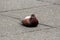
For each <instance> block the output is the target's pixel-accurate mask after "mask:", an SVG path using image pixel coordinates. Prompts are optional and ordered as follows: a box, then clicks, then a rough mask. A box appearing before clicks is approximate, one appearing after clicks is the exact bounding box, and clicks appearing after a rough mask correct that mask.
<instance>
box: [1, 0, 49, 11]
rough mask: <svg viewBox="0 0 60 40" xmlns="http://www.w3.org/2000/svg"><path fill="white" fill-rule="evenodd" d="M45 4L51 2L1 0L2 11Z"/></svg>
mask: <svg viewBox="0 0 60 40" xmlns="http://www.w3.org/2000/svg"><path fill="white" fill-rule="evenodd" d="M45 4H46V5H48V4H49V3H46V2H41V1H37V0H0V11H6V10H15V9H22V8H29V7H35V6H39V5H45Z"/></svg>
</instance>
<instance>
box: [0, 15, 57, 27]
mask: <svg viewBox="0 0 60 40" xmlns="http://www.w3.org/2000/svg"><path fill="white" fill-rule="evenodd" d="M0 15H1V16H5V17H10V18H13V19H17V20H19V21H22V19H21V18H16V17H12V16H7V15H3V14H0ZM19 24H21V23H19ZM39 25H43V26H47V27H50V28H56V27H54V26H51V25H47V24H43V23H39Z"/></svg>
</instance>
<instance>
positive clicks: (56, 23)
mask: <svg viewBox="0 0 60 40" xmlns="http://www.w3.org/2000/svg"><path fill="white" fill-rule="evenodd" d="M17 2H18V3H17ZM20 2H21V4H20ZM24 2H25V3H24ZM30 2H31V3H30ZM40 3H41V4H40ZM11 4H12V5H11ZM15 4H16V5H15ZM25 4H26V5H25ZM1 5H2V6H0V8H1V9H0V10H1V11H0V40H60V11H59V10H60V5H56V4H50V3H48V2H41V1H40V2H37V1H36V0H33V1H32V0H31V1H30V0H28V1H24V0H18V1H17V0H2V2H1ZM3 5H4V6H3ZM21 5H22V6H21ZM32 13H34V14H36V16H37V18H38V20H39V22H40V24H39V25H38V26H37V27H35V28H28V27H24V26H22V25H21V20H22V19H23V18H24V17H25V16H27V15H31V14H32Z"/></svg>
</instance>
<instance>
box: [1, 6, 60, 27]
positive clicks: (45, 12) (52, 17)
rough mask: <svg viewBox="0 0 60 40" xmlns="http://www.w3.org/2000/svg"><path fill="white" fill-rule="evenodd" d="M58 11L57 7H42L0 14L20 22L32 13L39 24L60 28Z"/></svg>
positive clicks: (58, 7) (59, 7)
mask: <svg viewBox="0 0 60 40" xmlns="http://www.w3.org/2000/svg"><path fill="white" fill-rule="evenodd" d="M59 10H60V6H58V5H43V6H40V7H36V8H30V9H24V10H15V11H8V12H5V13H4V12H2V13H0V14H1V15H5V16H7V17H11V18H14V19H18V20H22V19H23V18H24V17H25V16H27V15H31V14H33V13H34V14H36V16H37V18H38V20H39V22H40V23H42V24H47V25H51V26H57V27H59V26H60V21H59V20H60V18H59V17H60V16H59V15H60V11H59Z"/></svg>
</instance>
